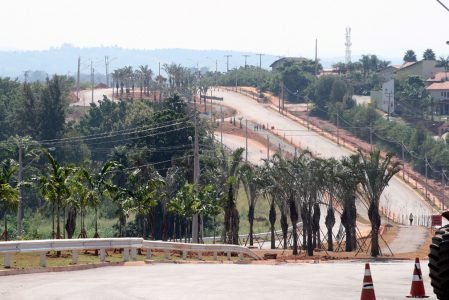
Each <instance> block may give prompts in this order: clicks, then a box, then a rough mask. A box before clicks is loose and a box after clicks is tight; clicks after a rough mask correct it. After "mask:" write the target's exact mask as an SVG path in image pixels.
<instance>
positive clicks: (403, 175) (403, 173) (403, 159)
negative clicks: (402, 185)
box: [401, 142, 405, 179]
mask: <svg viewBox="0 0 449 300" xmlns="http://www.w3.org/2000/svg"><path fill="white" fill-rule="evenodd" d="M401 150H402V161H403V162H404V163H405V153H404V143H402V142H401ZM402 179H405V167H402Z"/></svg>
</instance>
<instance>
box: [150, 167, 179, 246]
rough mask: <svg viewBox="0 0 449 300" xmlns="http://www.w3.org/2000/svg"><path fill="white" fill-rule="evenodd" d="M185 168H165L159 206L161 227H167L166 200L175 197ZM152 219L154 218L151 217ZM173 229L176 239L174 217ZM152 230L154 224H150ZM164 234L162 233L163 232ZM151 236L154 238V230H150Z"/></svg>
mask: <svg viewBox="0 0 449 300" xmlns="http://www.w3.org/2000/svg"><path fill="white" fill-rule="evenodd" d="M185 173H186V172H185V170H184V169H182V168H180V167H177V166H174V167H171V168H169V169H168V170H167V174H166V175H165V187H164V194H165V197H163V198H162V199H161V201H160V202H161V207H162V227H167V226H166V225H167V224H166V223H167V222H166V221H164V220H167V219H168V218H167V211H168V209H167V208H168V206H167V205H168V203H167V201H168V200H170V199H174V198H175V197H176V194H177V192H178V191H179V189H180V188H181V187H182V186H183V185H184V184H185V180H186V179H185V175H186V174H185ZM152 220H154V218H153V219H152ZM173 223H174V228H173V229H174V230H173V235H174V237H175V239H176V219H175V220H174V222H173ZM151 228H152V230H154V224H152V227H151ZM181 231H182V230H181V229H179V235H181ZM162 232H163V233H164V232H167V229H164V228H162ZM163 235H164V234H163ZM152 236H153V238H154V232H152Z"/></svg>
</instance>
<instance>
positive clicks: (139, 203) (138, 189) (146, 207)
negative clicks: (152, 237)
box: [128, 169, 165, 238]
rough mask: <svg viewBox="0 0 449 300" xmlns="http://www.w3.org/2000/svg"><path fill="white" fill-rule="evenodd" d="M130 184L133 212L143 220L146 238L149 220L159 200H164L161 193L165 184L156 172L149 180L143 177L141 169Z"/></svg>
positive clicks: (131, 178)
mask: <svg viewBox="0 0 449 300" xmlns="http://www.w3.org/2000/svg"><path fill="white" fill-rule="evenodd" d="M129 183H130V188H131V189H130V190H129V192H128V193H129V195H130V196H131V198H132V199H133V202H134V203H133V207H132V208H131V210H132V211H136V213H137V217H141V218H142V220H143V226H142V228H143V232H142V237H143V238H146V236H147V231H146V223H149V222H147V221H148V220H147V218H148V217H149V216H150V213H151V211H152V210H153V209H154V207H156V206H157V203H158V201H157V200H158V198H159V199H160V198H162V196H161V193H160V191H161V188H162V186H163V185H164V184H165V182H164V180H163V179H162V177H161V176H160V175H159V173H157V171H154V172H153V174H152V176H150V178H148V179H147V177H146V176H142V174H141V169H137V170H135V171H134V172H132V173H131V174H130V176H129ZM136 219H137V218H136Z"/></svg>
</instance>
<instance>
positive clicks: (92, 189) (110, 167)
mask: <svg viewBox="0 0 449 300" xmlns="http://www.w3.org/2000/svg"><path fill="white" fill-rule="evenodd" d="M119 167H120V165H119V164H118V163H117V162H116V161H110V160H109V161H106V162H105V163H104V164H103V166H102V167H101V169H100V171H99V172H97V173H95V172H92V173H91V172H89V171H88V170H87V169H85V168H82V169H81V170H80V171H81V172H82V175H83V177H84V180H85V186H86V188H87V195H86V197H87V201H88V205H89V206H90V207H92V208H93V209H94V210H95V233H94V238H99V237H100V235H99V234H98V206H99V205H100V202H101V200H102V199H103V197H104V196H105V195H106V193H109V192H113V191H116V190H117V188H116V186H115V185H114V184H113V183H112V180H111V176H112V175H113V173H114V171H115V170H117V169H118V168H119Z"/></svg>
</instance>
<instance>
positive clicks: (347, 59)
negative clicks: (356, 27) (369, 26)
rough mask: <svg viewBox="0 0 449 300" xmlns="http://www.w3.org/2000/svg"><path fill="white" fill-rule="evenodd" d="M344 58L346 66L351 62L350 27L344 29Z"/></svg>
mask: <svg viewBox="0 0 449 300" xmlns="http://www.w3.org/2000/svg"><path fill="white" fill-rule="evenodd" d="M345 46H346V56H345V63H346V64H348V63H350V62H351V46H352V43H351V27H347V28H346V43H345Z"/></svg>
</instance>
